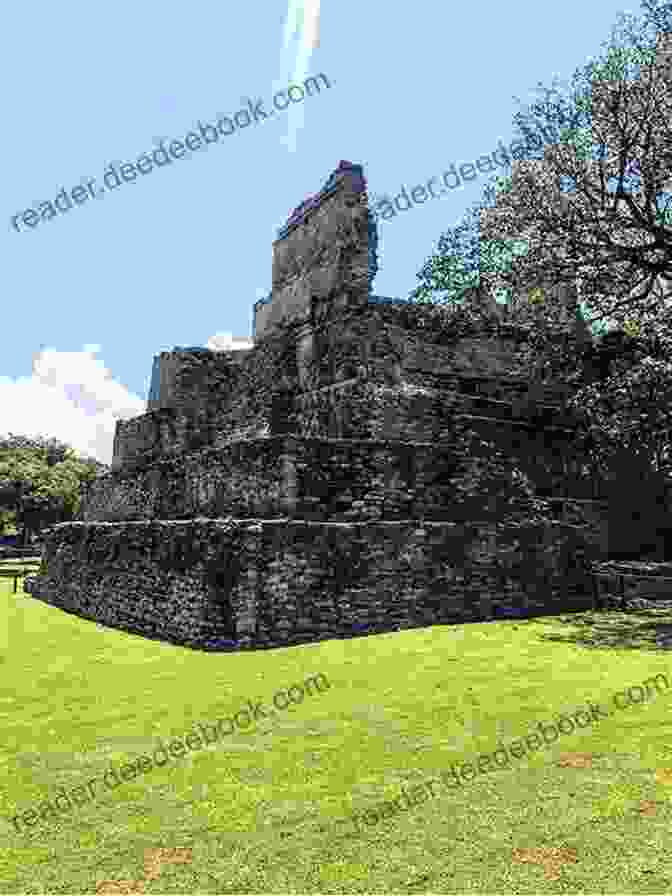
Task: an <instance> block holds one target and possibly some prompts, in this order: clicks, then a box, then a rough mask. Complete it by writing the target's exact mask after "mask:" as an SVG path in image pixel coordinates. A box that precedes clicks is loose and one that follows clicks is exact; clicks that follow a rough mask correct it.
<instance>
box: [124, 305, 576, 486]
mask: <svg viewBox="0 0 672 896" xmlns="http://www.w3.org/2000/svg"><path fill="white" fill-rule="evenodd" d="M314 311H315V317H316V319H315V322H314V323H313V325H311V328H310V331H306V330H305V328H304V327H303V326H302V325H295V326H294V327H289V328H288V331H287V332H285V333H282V334H275V335H274V334H273V333H270V334H268V335H267V337H266V338H265V339H264V340H263V341H262V342H261V343H260V344H257V345H255V346H254V348H252V349H251V350H250V351H248V352H245V353H241V354H240V357H238V356H235V357H232V355H231V353H228V352H227V353H223V352H212V351H208V350H207V349H202V350H199V351H192V352H180V353H168V354H167V355H165V358H164V355H162V356H161V358H162V359H164V360H165V362H166V370H167V371H170V377H169V378H168V379H165V380H164V385H163V386H162V390H163V391H162V393H161V398H160V401H159V402H158V404H157V409H155V410H150V411H148V413H146V414H144V415H141V416H139V417H136V418H134V419H132V420H127V421H120V422H119V423H118V424H117V429H116V434H115V448H114V459H113V463H112V466H113V468H114V469H118V468H120V467H122V466H128V465H132V464H134V463H136V462H138V461H140V460H149V459H158V458H159V457H162V456H168V455H170V454H179V453H181V452H184V451H187V450H192V449H195V448H198V447H200V446H210V445H223V444H226V443H227V442H230V441H235V440H237V439H241V438H248V437H253V436H255V435H264V434H269V435H273V434H276V433H279V432H288V431H291V432H295V433H297V434H305V435H311V436H316V435H318V434H319V433H322V434H324V435H325V436H337V437H343V438H347V437H352V438H356V437H363V436H364V435H366V434H369V435H371V436H372V437H374V438H375V437H385V438H398V437H404V436H403V434H402V428H403V427H404V426H408V427H410V428H409V429H408V430H407V431H406V432H407V435H406V436H405V437H406V438H409V439H411V438H418V439H420V440H423V439H430V438H432V439H433V438H438V437H440V433H439V432H437V429H436V426H435V425H434V424H433V423H431V422H427V418H426V415H425V416H423V414H420V416H418V417H417V418H416V419H415V420H413V419H412V413H410V412H409V413H405V414H402V415H401V416H398V409H397V405H402V406H403V405H404V404H406V405H408V406H409V407H410V406H418V407H419V405H420V404H422V403H423V399H421V398H420V396H421V395H422V392H423V389H427V390H428V391H427V393H426V395H427V396H430V395H432V394H433V393H432V391H431V390H432V389H437V390H443V391H445V390H448V391H450V390H455V388H457V387H460V383H463V382H464V379H465V378H469V377H471V378H472V379H473V380H474V382H475V381H476V380H477V379H478V378H479V377H481V378H482V382H481V388H482V389H483V390H485V389H487V388H488V387H489V389H490V392H491V394H490V395H489V396H486V397H489V398H493V399H494V398H495V393H497V400H504V401H505V404H507V405H508V404H509V403H510V402H513V404H514V415H521V416H524V414H523V409H524V405H525V402H526V401H527V398H526V393H527V394H528V395H529V394H530V389H531V385H530V383H525V382H523V381H520V380H518V381H515V382H513V381H512V382H511V384H510V386H509V387H507V386H506V385H505V384H506V380H507V371H508V370H509V368H510V367H511V363H512V358H513V355H514V353H515V351H516V348H517V346H518V345H519V344H520V342H521V340H522V339H524V338H525V333H521V332H520V331H517V330H516V329H515V328H511V327H509V326H500V327H498V328H493V329H492V331H491V332H487V331H486V332H484V333H482V334H462V333H459V332H457V333H454V332H450V331H449V332H445V331H443V330H442V328H441V327H440V326H435V325H434V323H433V320H432V315H431V313H428V311H427V309H423V308H421V307H420V308H419V307H417V306H416V307H414V308H408V307H401V306H381V305H368V304H365V305H363V306H359V307H349V308H347V309H345V310H342V311H340V312H338V311H337V310H336V309H335V308H334V307H333V306H332V305H331V304H329V303H318V304H317V305H316V306H315V309H314ZM427 322H429V323H431V324H432V326H423V324H426V323H427ZM166 376H168V374H166ZM351 380H361V381H364V380H366V381H367V383H369V384H370V388H369V387H368V386H366V385H364V384H362V385H357V386H356V387H355V386H348V387H347V388H343V390H342V391H341V389H340V386H341V385H343V384H344V383H346V382H348V381H351ZM333 384H339V388H331V387H332V385H333ZM498 384H499V385H498ZM327 387H328V388H327ZM382 387H385V388H390V389H391V388H394V387H398V388H399V390H400V391H399V394H398V395H397V396H396V397H395V396H394V395H393V393H392V392H388V393H386V396H385V401H386V405H385V407H386V410H385V411H384V414H386V415H387V419H388V420H390V421H394V420H397V421H398V425H390V426H385V427H382V428H381V426H378V427H377V428H375V427H374V426H373V425H372V426H371V427H369V428H368V429H362V428H359V429H357V427H356V426H354V428H348V426H347V425H345V424H344V423H342V422H338V420H339V419H342V418H346V417H347V416H348V415H349V410H348V408H346V407H345V406H346V405H348V406H349V405H350V403H351V402H352V401H356V400H359V399H358V394H356V393H357V390H359V396H360V397H361V396H362V395H363V393H364V391H366V389H367V388H369V392H368V395H369V399H365V398H364V397H361V403H360V416H362V415H364V416H365V415H366V414H370V413H375V400H377V398H378V397H379V396H378V395H377V394H376V390H380V388H382ZM539 389H540V390H541V391H539ZM504 392H506V393H507V394H504ZM411 395H413V396H414V397H412V398H411V397H410V396H411ZM557 397H558V396H557V395H555V394H554V393H553V387H552V385H551V384H544V385H543V386H541V387H538V392H537V394H535V396H534V404H535V406H537V407H539V406H541V404H543V402H544V401H546V402H549V405H548V408H547V411H546V414H547V417H548V418H549V419H547V420H546V421H545V422H547V423H548V422H550V417H552V416H554V415H557V410H556V409H554V407H553V403H555V402H556V401H557ZM439 398H440V395H439V393H436V400H435V399H431V400H432V401H433V402H434V406H435V408H436V407H437V401H438V399H439ZM428 402H430V398H429V397H428V398H426V399H424V403H425V404H427V403H428ZM528 403H529V401H528ZM481 410H482V409H481ZM481 410H478V411H476V410H475V412H476V413H477V414H479V415H480V414H481ZM505 410H506V409H505V408H502V409H501V410H500V416H501V415H502V414H503V413H505ZM381 413H382V412H381ZM423 413H424V412H423ZM436 413H437V414H438V416H439V418H440V417H441V412H440V410H436ZM486 413H487V414H493V415H495V416H496V415H497V409H496V408H495V406H494V405H493V404H492V403H490V406H489V409H488V410H487V411H486ZM350 416H353V417H356V416H357V414H356V413H355V414H351V415H350ZM330 419H331V420H332V423H329V424H328V425H327V424H324V425H323V424H322V423H320V421H325V420H326V421H328V420H330ZM333 421H336V422H333ZM555 422H556V424H558V423H559V422H560V421H558V420H556V421H555Z"/></svg>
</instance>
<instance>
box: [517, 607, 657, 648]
mask: <svg viewBox="0 0 672 896" xmlns="http://www.w3.org/2000/svg"><path fill="white" fill-rule="evenodd" d="M527 624H528V625H539V626H546V627H547V626H549V625H550V626H555V627H557V626H558V625H566V626H567V627H568V629H569V627H570V626H571V627H572V629H573V630H569V631H567V632H558V631H553V632H546V633H543V634H541V638H542V640H545V641H560V642H562V643H565V644H578V645H580V646H582V647H594V648H610V649H613V648H619V649H622V650H656V651H661V652H663V651H666V650H672V609H663V608H661V609H655V608H651V609H637V610H592V611H587V612H581V613H573V614H572V615H571V616H555V617H553V618H552V619H549V618H548V617H544V618H537V619H530V620H527Z"/></svg>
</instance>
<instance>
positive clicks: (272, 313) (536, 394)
mask: <svg viewBox="0 0 672 896" xmlns="http://www.w3.org/2000/svg"><path fill="white" fill-rule="evenodd" d="M376 250H377V232H376V225H375V224H374V223H373V219H372V216H371V215H370V214H369V211H368V207H367V202H366V182H365V179H364V174H363V170H362V167H361V166H360V165H354V164H351V163H349V162H341V163H340V165H339V166H338V168H337V169H336V170H335V171H334V172H333V173H332V174H331V176H330V177H329V178H328V179H327V180H326V182H325V184H324V186H323V187H322V189H321V190H320V191H319V192H317V193H316V194H315V195H313V196H312V197H310V198H309V199H308V200H306V201H304V202H303V203H302V204H301V205H300V206H298V207H297V209H296V210H295V211H294V213H293V214H292V216H291V217H290V218H289V220H288V221H287V223H286V224H285V226H284V227H283V228H282V229H281V230H280V231H279V233H278V237H277V239H276V241H275V243H274V245H273V270H272V291H271V294H270V296H269V297H268V299H266V300H263V301H261V302H257V303H256V305H255V306H254V310H253V315H254V321H253V334H254V336H253V345H252V347H251V348H250V347H241V348H232V349H230V350H225V351H212V350H209V349H206V348H188V349H176V350H174V351H173V352H167V353H163V354H161V355H160V356H158V357H157V358H156V359H155V362H154V368H153V373H152V384H151V389H150V393H149V400H148V406H147V411H146V413H144V414H142V415H141V416H139V417H136V418H135V419H132V420H127V421H124V422H119V423H118V424H117V429H116V434H115V440H114V459H113V464H112V469H111V471H110V472H108V473H106V474H105V475H103V476H100V477H99V478H97V479H95V480H94V481H93V482H92V483H91V484H90V485H89V487H88V488H87V489H86V491H85V493H84V495H83V498H82V503H81V509H80V512H79V514H78V518H77V519H76V520H75V521H74V522H70V523H62V524H60V525H58V526H55V527H53V528H52V529H51V530H50V531H49V533H48V535H47V541H46V548H45V553H44V559H43V568H42V570H41V574H40V576H39V577H38V578H36V579H34V580H33V581H32V582H31V584H30V586H29V587H30V590H31V593H32V594H33V595H34V596H35V597H38V598H40V599H42V600H45V601H47V602H49V603H51V604H53V605H55V606H58V607H62V608H63V609H66V610H68V611H69V612H74V613H77V614H79V615H80V616H83V617H85V618H88V619H91V620H95V621H96V622H98V623H102V624H105V625H108V626H111V627H116V628H120V629H124V630H126V631H128V632H133V633H136V634H138V635H143V636H146V637H153V638H159V639H162V640H165V641H170V642H173V643H177V644H183V645H188V646H190V647H193V648H197V649H207V650H237V649H245V648H248V649H249V648H259V647H270V646H278V645H288V644H297V643H301V642H307V641H315V640H320V639H324V638H335V637H352V636H353V635H355V634H360V633H371V632H379V631H387V630H392V629H398V628H404V627H412V626H422V625H429V624H433V623H440V622H443V623H450V622H463V621H469V620H479V619H489V618H493V617H494V616H496V615H506V614H507V613H508V614H511V615H515V614H516V613H523V612H525V613H534V612H546V611H550V610H551V609H552V608H556V609H557V606H558V601H560V602H561V606H562V607H563V608H568V607H569V606H577V605H581V606H583V605H585V606H589V605H590V600H589V598H588V597H586V596H583V597H582V596H580V595H579V596H577V595H571V594H570V593H569V592H568V589H567V581H568V580H567V577H566V574H565V572H564V567H563V566H562V563H564V562H565V560H566V558H567V552H568V551H570V552H571V551H572V550H573V547H572V545H574V544H575V543H576V540H577V539H579V540H580V539H581V538H582V537H583V536H582V534H581V533H582V528H581V525H576V524H575V525H569V524H568V523H560V522H558V524H557V526H554V527H553V526H551V527H546V528H543V530H542V529H539V530H537V529H535V530H530V531H527V530H526V531H522V530H521V531H518V532H516V533H509V534H508V535H507V534H506V533H502V532H501V531H499V530H498V529H497V528H496V527H494V526H492V525H491V524H489V523H487V522H483V521H480V520H473V521H467V522H465V521H464V520H459V519H457V518H456V516H455V512H454V511H455V507H454V504H455V496H454V492H453V491H452V490H451V486H450V485H449V479H450V476H451V474H452V471H453V470H454V464H455V457H454V438H453V427H454V419H455V416H456V414H457V415H459V416H460V417H461V418H466V419H468V420H469V421H470V424H471V425H473V427H474V428H475V429H477V430H478V431H479V432H482V433H483V434H484V435H487V436H488V437H489V438H494V439H495V440H497V443H498V444H500V445H502V446H506V449H505V450H507V451H508V452H509V453H511V454H513V455H515V456H516V457H517V458H519V459H520V465H521V468H522V469H524V470H525V471H526V472H527V473H528V475H529V476H530V477H531V479H532V480H533V481H534V483H535V486H536V487H537V488H538V490H539V493H540V494H545V495H555V496H558V497H559V498H562V500H563V501H564V502H565V504H567V501H568V499H571V498H572V497H577V496H579V492H580V489H581V479H580V474H579V470H578V461H577V460H576V459H575V458H573V457H572V455H571V452H569V451H568V450H567V445H568V444H569V439H570V436H571V421H570V420H568V419H566V418H565V417H564V416H563V414H562V413H561V411H560V407H561V398H562V395H561V390H560V389H559V387H556V386H554V385H553V384H552V383H546V382H545V383H543V384H542V383H530V382H529V381H527V380H523V379H521V378H516V377H515V376H514V375H512V373H511V369H512V358H513V356H514V354H515V352H516V349H517V347H518V345H519V344H520V341H521V340H524V339H525V338H526V337H525V333H524V332H523V331H521V330H520V329H517V328H516V326H515V325H514V324H513V323H510V322H507V320H506V315H505V313H504V312H503V311H502V313H501V315H500V317H501V319H497V314H493V315H491V318H492V323H491V324H488V325H485V324H484V326H483V328H482V329H481V331H480V332H476V333H475V332H471V333H462V332H455V331H453V330H451V329H450V327H445V328H444V327H437V326H435V321H436V319H437V318H436V315H435V314H432V313H430V309H428V308H427V307H426V306H423V305H418V304H413V303H408V302H405V301H395V300H392V299H386V298H382V297H376V296H374V295H372V293H371V284H372V281H373V277H374V276H375V273H376V270H377V251H376ZM568 489H569V491H568ZM570 503H571V502H570ZM575 522H576V521H575ZM548 545H550V546H551V547H552V550H551V551H550V552H544V551H543V547H544V546H548ZM503 558H506V562H505V561H504V559H503ZM562 558H565V559H564V560H562ZM561 560H562V562H561ZM582 601H583V603H581V602H582ZM577 602H578V603H577Z"/></svg>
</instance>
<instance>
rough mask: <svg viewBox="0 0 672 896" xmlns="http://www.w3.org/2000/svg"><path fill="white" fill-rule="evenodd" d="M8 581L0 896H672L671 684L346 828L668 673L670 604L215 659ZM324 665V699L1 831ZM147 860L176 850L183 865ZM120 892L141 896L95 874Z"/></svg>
mask: <svg viewBox="0 0 672 896" xmlns="http://www.w3.org/2000/svg"><path fill="white" fill-rule="evenodd" d="M11 589H12V582H11V580H2V579H0V601H2V605H3V616H4V621H3V636H2V637H3V644H2V646H3V648H4V649H3V650H2V652H1V654H0V657H1V659H2V664H3V671H4V673H5V674H4V675H3V676H2V679H1V681H2V685H1V689H2V691H1V694H0V713H1V717H0V731H2V739H1V743H2V764H3V773H4V774H3V775H2V780H3V786H2V788H1V790H0V818H2V824H3V825H4V827H3V837H2V849H1V850H0V892H2V893H91V894H93V893H96V892H97V891H98V892H100V893H112V892H133V893H136V892H137V893H140V892H144V893H147V894H152V893H156V894H158V893H288V892H293V893H373V892H375V893H382V892H397V893H399V892H402V893H426V892H432V893H510V892H515V893H531V894H532V893H575V892H589V893H597V892H600V893H663V892H670V891H671V890H672V863H671V862H670V852H671V850H672V803H671V802H670V801H671V799H672V687H670V690H669V691H665V690H662V691H661V692H660V693H657V694H653V695H651V697H650V699H648V700H646V701H645V702H643V703H640V704H638V705H630V706H629V707H627V708H625V709H623V710H622V711H620V712H614V713H612V715H611V716H610V717H609V718H606V719H603V720H602V721H600V722H599V724H593V725H591V726H590V727H587V728H585V729H583V730H578V731H576V732H575V733H574V734H566V735H562V736H561V737H560V738H559V740H557V741H556V742H555V743H554V744H552V745H550V746H547V747H546V748H545V749H542V750H539V751H537V752H536V753H533V754H532V755H527V754H526V755H525V756H524V757H523V758H522V759H516V760H513V761H512V762H511V764H510V765H509V767H508V768H503V769H498V770H497V771H494V772H492V773H490V774H484V775H479V776H478V777H477V778H475V780H473V781H471V782H470V783H467V784H465V785H464V786H463V787H462V788H461V789H459V790H455V791H448V790H447V789H441V790H439V791H438V792H437V793H436V796H435V797H434V798H432V799H429V800H428V801H426V802H424V803H423V804H422V805H418V806H416V807H415V808H413V809H411V810H410V811H406V812H403V813H400V814H397V815H395V816H394V817H389V818H383V819H382V820H380V821H379V822H378V823H377V824H375V825H374V826H368V825H367V824H362V823H360V824H357V825H356V824H354V823H353V820H352V816H353V813H354V814H356V815H357V816H361V813H363V812H365V811H366V810H371V809H375V808H376V807H380V805H381V802H382V801H386V800H392V799H394V798H395V797H397V796H398V795H399V794H400V793H401V786H402V784H405V783H411V784H413V783H419V782H423V781H427V780H429V779H437V778H438V777H439V776H440V775H441V773H442V772H445V771H447V770H449V763H451V762H455V761H460V760H462V761H470V760H474V759H475V758H476V757H477V755H478V754H479V753H480V754H483V753H489V754H492V753H493V751H495V750H496V749H497V748H498V747H499V746H500V745H501V744H507V743H509V742H510V741H512V740H514V739H516V738H519V737H524V736H525V735H527V734H530V733H531V732H533V731H537V730H538V729H537V723H538V722H540V721H543V722H551V721H553V720H554V719H557V718H558V716H559V714H562V713H573V712H575V711H576V710H577V709H580V708H582V707H585V704H586V703H588V702H596V703H598V702H599V703H600V704H601V705H602V706H605V707H608V706H610V705H613V704H611V700H612V695H613V694H614V693H615V692H617V691H623V690H624V689H626V688H628V687H631V686H634V685H640V684H641V683H642V682H643V681H644V680H646V679H650V678H651V677H652V676H654V675H656V674H657V673H663V674H668V675H669V676H670V681H671V682H672V669H671V668H670V666H671V664H670V654H669V653H667V652H665V651H664V650H661V649H657V648H656V638H657V636H658V635H659V634H660V632H661V631H663V630H664V628H665V624H666V623H668V625H667V629H668V630H672V625H670V624H669V623H672V619H670V618H669V616H670V614H669V612H668V614H667V615H666V614H665V613H664V612H663V611H651V612H638V613H627V614H623V613H620V612H610V613H595V614H591V613H584V614H580V615H573V616H566V617H552V618H550V617H546V618H543V619H537V620H531V621H504V622H496V623H483V624H472V625H463V626H435V627H432V628H425V629H418V630H414V631H409V632H402V633H393V634H386V635H379V636H375V637H366V638H356V639H353V640H344V641H341V640H336V641H331V642H324V643H321V644H314V645H306V646H302V647H293V648H288V649H278V650H270V651H260V652H257V653H240V654H228V655H223V654H219V655H217V654H205V653H199V652H196V651H191V650H188V649H184V648H180V647H176V646H172V645H167V644H162V643H160V642H156V641H149V640H145V639H143V638H140V637H136V636H131V635H126V634H124V633H121V632H118V631H114V630H111V629H105V628H102V627H100V626H98V625H96V624H95V623H93V622H88V621H84V620H80V619H78V618H77V617H75V616H70V615H68V614H66V613H63V612H61V611H59V610H57V609H55V608H52V607H49V606H47V605H46V604H43V603H41V602H40V601H37V600H33V599H32V598H30V597H29V596H28V595H24V594H23V593H21V592H20V593H19V594H17V595H13V594H12V593H11ZM318 673H322V674H323V675H324V676H326V678H327V679H328V681H329V684H330V687H329V689H328V690H325V691H324V692H323V693H322V694H319V695H313V696H312V697H310V698H308V697H307V698H306V699H305V700H304V702H303V703H302V704H300V705H294V706H290V707H289V708H288V709H287V710H286V711H284V712H278V713H277V714H276V716H275V717H274V718H272V719H268V720H265V721H259V722H257V723H256V725H254V726H253V727H252V728H250V729H249V730H248V731H237V732H235V733H234V734H233V735H231V736H228V737H225V738H223V740H221V741H219V743H218V744H217V745H214V746H210V747H206V748H203V749H201V750H195V751H193V752H191V753H188V754H187V755H186V756H185V757H184V758H181V759H177V758H172V759H171V761H170V762H168V763H167V764H166V765H165V766H164V767H163V768H158V769H157V768H153V769H152V770H151V771H149V772H147V773H146V774H145V775H144V776H141V777H139V778H137V779H136V780H133V781H129V782H127V783H122V785H121V786H120V787H117V788H116V789H114V790H107V791H105V792H104V793H101V794H100V795H99V796H97V797H96V798H95V799H94V800H92V801H89V802H87V804H86V805H84V806H81V807H78V808H77V807H76V808H75V809H74V810H73V811H72V812H70V813H65V812H63V813H62V814H60V815H59V816H58V818H56V819H54V820H50V821H48V822H47V821H40V823H39V824H38V825H37V826H35V827H32V828H30V829H28V828H25V827H24V828H23V832H22V833H18V832H17V830H16V828H15V826H14V824H13V823H12V821H11V818H12V817H14V816H17V815H20V814H22V813H24V812H25V811H26V810H28V809H30V808H31V807H33V806H37V804H39V803H41V802H43V801H45V800H49V799H51V800H53V799H54V797H55V796H56V795H57V790H58V788H59V787H65V788H66V790H68V791H70V790H72V788H74V787H76V786H78V785H84V784H85V783H86V781H87V780H90V779H92V778H93V777H95V776H102V774H103V773H104V772H105V771H106V770H107V769H108V768H109V767H110V764H111V763H114V764H117V765H118V764H120V763H122V762H126V761H130V760H131V759H132V758H133V757H135V756H136V755H137V754H140V753H146V754H149V753H151V752H152V751H153V750H155V749H156V747H157V746H158V743H159V738H162V739H163V740H164V741H165V740H168V739H170V738H171V737H173V736H175V735H177V736H181V735H183V734H185V733H186V732H187V731H188V730H189V729H190V727H191V726H192V725H194V724H195V723H197V722H199V721H201V722H205V723H208V722H210V723H213V722H214V721H215V720H216V719H218V718H220V717H222V716H225V715H229V714H230V713H234V712H236V711H237V710H238V709H240V707H241V706H242V705H243V704H244V703H245V701H246V700H247V699H250V698H251V699H253V700H263V701H264V702H265V703H266V704H267V705H269V704H271V699H272V696H273V694H275V693H276V692H277V691H278V690H279V689H280V688H289V687H290V685H292V684H295V683H300V682H302V681H304V680H305V679H306V678H308V677H310V676H312V675H315V674H318ZM158 850H165V851H169V850H182V851H183V852H181V853H178V854H177V856H178V857H179V856H181V861H180V862H179V863H178V862H177V860H176V859H175V856H174V857H173V858H174V860H173V861H169V860H168V856H169V853H168V852H164V853H163V856H164V861H163V863H162V862H161V860H160V858H159V859H158V860H157V858H156V857H157V856H159V857H160V856H161V854H160V853H159V852H157V851H158ZM148 857H149V864H146V859H147V858H148ZM152 862H154V864H153V865H152ZM152 868H153V869H154V870H153V871H152ZM146 875H148V877H146ZM122 880H125V881H135V882H136V883H135V885H132V886H129V885H128V884H127V885H121V884H112V883H107V884H105V885H102V883H101V882H103V881H108V882H109V881H122ZM124 886H126V889H124Z"/></svg>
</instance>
